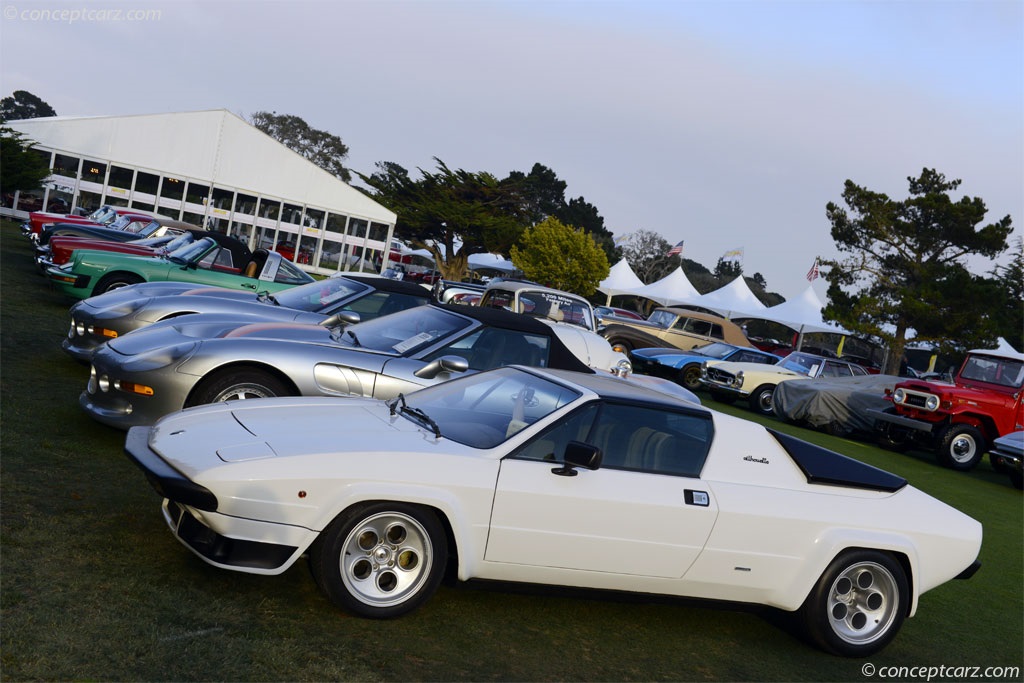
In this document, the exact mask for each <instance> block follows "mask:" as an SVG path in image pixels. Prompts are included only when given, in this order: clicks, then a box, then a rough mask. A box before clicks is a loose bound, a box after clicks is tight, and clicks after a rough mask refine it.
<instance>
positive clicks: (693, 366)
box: [676, 363, 701, 391]
mask: <svg viewBox="0 0 1024 683" xmlns="http://www.w3.org/2000/svg"><path fill="white" fill-rule="evenodd" d="M676 383H678V384H681V385H682V386H684V387H686V388H687V389H689V390H690V391H697V390H698V389H700V387H701V383H700V363H690V364H689V365H684V366H683V369H682V370H680V371H679V376H678V378H677V379H676Z"/></svg>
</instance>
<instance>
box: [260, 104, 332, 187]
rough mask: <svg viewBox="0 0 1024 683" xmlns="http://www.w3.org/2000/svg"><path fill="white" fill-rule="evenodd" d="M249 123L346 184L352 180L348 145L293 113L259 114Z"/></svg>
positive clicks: (263, 112) (265, 112)
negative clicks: (347, 163) (348, 166)
mask: <svg viewBox="0 0 1024 683" xmlns="http://www.w3.org/2000/svg"><path fill="white" fill-rule="evenodd" d="M249 123H251V124H252V125H253V126H255V127H256V128H258V129H259V130H261V131H263V132H264V133H266V134H267V135H269V136H270V137H272V138H274V139H275V140H277V141H278V142H280V143H281V144H282V145H284V146H285V147H287V148H289V149H290V150H292V151H293V152H297V153H298V154H300V155H302V156H303V157H305V158H306V159H308V160H310V161H312V162H313V163H314V164H316V165H317V166H319V167H320V168H322V169H324V170H325V171H327V172H328V173H330V174H331V175H333V176H335V177H336V178H340V179H341V180H344V181H345V182H346V183H347V182H348V181H350V180H351V179H352V173H351V172H350V171H349V170H348V169H347V168H346V167H345V159H346V158H348V146H347V145H346V144H345V143H344V142H342V141H341V138H340V137H338V136H337V135H332V134H331V133H328V132H327V131H324V130H318V129H316V128H312V127H310V125H309V124H308V123H306V122H305V121H304V120H303V119H301V118H299V117H298V116H295V115H293V114H278V113H277V112H267V111H258V112H256V113H255V114H253V115H252V117H251V118H250V119H249Z"/></svg>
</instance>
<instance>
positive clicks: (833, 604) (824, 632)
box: [799, 550, 910, 657]
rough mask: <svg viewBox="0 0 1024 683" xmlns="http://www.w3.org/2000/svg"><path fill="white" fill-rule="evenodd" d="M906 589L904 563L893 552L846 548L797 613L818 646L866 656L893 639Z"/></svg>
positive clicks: (906, 598) (906, 602)
mask: <svg viewBox="0 0 1024 683" xmlns="http://www.w3.org/2000/svg"><path fill="white" fill-rule="evenodd" d="M909 591H910V589H909V585H908V583H907V577H906V574H905V572H904V571H903V567H902V566H900V564H899V562H897V561H896V560H895V559H894V558H893V557H892V556H891V555H887V554H885V553H881V552H878V551H875V550H848V551H846V552H844V553H842V554H841V555H839V556H838V557H837V558H836V559H835V560H833V561H832V564H830V565H829V566H828V569H826V570H825V573H824V574H822V575H821V578H820V579H818V583H817V584H816V585H815V587H814V589H813V590H812V591H811V594H810V595H808V596H807V599H806V600H805V601H804V604H803V606H802V607H801V608H800V613H799V616H800V619H801V622H802V624H803V627H804V630H805V632H806V634H807V636H808V638H809V639H810V640H811V641H812V642H813V643H814V644H816V645H817V646H819V647H821V648H822V649H824V650H826V651H828V652H831V653H833V654H837V655H842V656H844V657H866V656H868V655H871V654H874V653H875V652H878V651H879V650H881V649H882V648H883V647H885V646H886V645H887V644H888V643H889V641H891V640H892V639H893V638H895V637H896V633H897V632H898V631H899V630H900V626H902V625H903V619H904V618H905V616H906V614H907V609H908V605H909V601H910V594H909Z"/></svg>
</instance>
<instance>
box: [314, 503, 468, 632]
mask: <svg viewBox="0 0 1024 683" xmlns="http://www.w3.org/2000/svg"><path fill="white" fill-rule="evenodd" d="M447 556H448V541H447V538H446V536H445V533H444V529H443V527H442V525H441V522H440V521H439V520H438V519H437V516H436V515H434V514H433V513H432V512H430V511H429V510H425V509H423V508H420V507H417V506H413V505H408V504H405V503H387V502H383V503H373V504H371V505H363V506H358V507H356V508H353V509H350V510H348V511H346V512H344V513H342V515H340V516H339V517H338V518H337V519H335V520H334V521H333V522H332V523H331V524H330V525H329V526H328V527H327V528H326V529H325V530H324V531H323V533H322V534H321V536H320V538H319V539H318V540H317V542H316V543H315V544H314V545H313V547H312V548H311V549H310V557H309V563H310V569H311V570H312V572H313V578H314V579H316V582H317V585H319V586H320V588H321V590H323V591H324V593H325V594H326V595H327V597H328V598H330V600H331V602H333V603H334V604H335V605H338V606H339V607H341V608H343V609H346V610H348V611H350V612H353V613H355V614H358V615H360V616H364V617H371V618H375V619H387V618H391V617H397V616H401V615H403V614H406V613H408V612H411V611H412V610H414V609H416V608H417V607H419V606H420V605H422V604H423V603H424V602H426V600H427V599H428V598H429V597H430V596H431V595H433V594H434V591H435V590H437V586H438V584H439V583H440V582H441V578H442V576H443V574H444V567H445V562H446V560H447Z"/></svg>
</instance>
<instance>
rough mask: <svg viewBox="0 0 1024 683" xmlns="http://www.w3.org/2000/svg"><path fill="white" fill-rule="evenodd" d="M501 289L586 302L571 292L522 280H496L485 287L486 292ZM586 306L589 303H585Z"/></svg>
mask: <svg viewBox="0 0 1024 683" xmlns="http://www.w3.org/2000/svg"><path fill="white" fill-rule="evenodd" d="M497 289H503V290H505V291H508V292H518V291H521V290H524V289H528V290H530V291H531V292H551V293H552V294H565V295H567V296H571V297H573V298H574V299H579V300H581V301H586V299H584V298H583V297H581V296H580V295H579V294H573V293H572V292H566V291H565V290H562V289H554V288H553V287H545V286H544V285H538V284H537V283H535V282H527V281H523V280H498V281H496V282H492V283H491V284H488V285H487V288H486V291H491V290H497ZM587 303H588V304H589V303H590V302H587Z"/></svg>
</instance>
